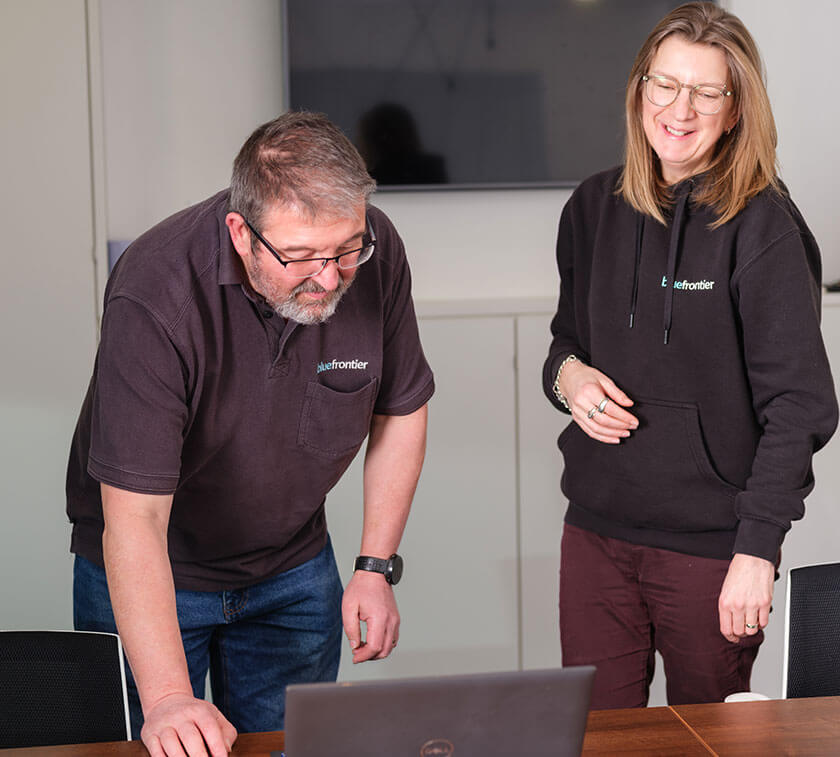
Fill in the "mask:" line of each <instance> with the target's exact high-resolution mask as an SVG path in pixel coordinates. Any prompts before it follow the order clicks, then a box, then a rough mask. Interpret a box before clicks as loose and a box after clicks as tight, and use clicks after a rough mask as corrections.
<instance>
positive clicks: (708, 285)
mask: <svg viewBox="0 0 840 757" xmlns="http://www.w3.org/2000/svg"><path fill="white" fill-rule="evenodd" d="M662 286H663V287H667V286H668V277H667V276H663V277H662ZM714 286H715V282H714V281H706V279H703V280H702V281H675V282H674V289H687V290H689V291H691V292H696V291H697V290H698V289H699V290H701V291H702V290H704V289H714Z"/></svg>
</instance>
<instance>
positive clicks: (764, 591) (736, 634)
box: [718, 554, 775, 643]
mask: <svg viewBox="0 0 840 757" xmlns="http://www.w3.org/2000/svg"><path fill="white" fill-rule="evenodd" d="M774 576H775V568H774V566H773V563H771V562H770V561H769V560H764V559H763V558H761V557H753V556H752V555H744V554H736V555H734V556H733V558H732V562H731V563H729V571H728V572H727V574H726V578H725V579H724V581H723V588H722V589H721V590H720V597H719V599H718V613H719V615H720V632H721V633H722V634H723V636H724V637H725V638H726V639H727V640H728V641H731V642H733V643H737V641H738V640H739V639H741V638H743V637H745V636H754V635H755V634H757V633H758V632H759V631H760V630H761V629H762V628H764V627H765V626H766V625H767V623H768V622H769V621H770V604H771V603H772V601H773V579H774Z"/></svg>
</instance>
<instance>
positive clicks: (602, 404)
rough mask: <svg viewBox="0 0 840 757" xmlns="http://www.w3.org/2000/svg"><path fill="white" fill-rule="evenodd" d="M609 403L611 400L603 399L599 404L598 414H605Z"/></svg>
mask: <svg viewBox="0 0 840 757" xmlns="http://www.w3.org/2000/svg"><path fill="white" fill-rule="evenodd" d="M608 402H609V400H608V399H607V398H606V397H604V399H602V400H601V401H600V402H599V403H598V412H599V413H603V412H604V410H606V409H607V403H608Z"/></svg>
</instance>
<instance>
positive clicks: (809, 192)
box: [723, 0, 840, 281]
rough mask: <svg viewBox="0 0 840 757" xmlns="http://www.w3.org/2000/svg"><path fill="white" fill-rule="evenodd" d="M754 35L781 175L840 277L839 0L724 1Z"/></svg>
mask: <svg viewBox="0 0 840 757" xmlns="http://www.w3.org/2000/svg"><path fill="white" fill-rule="evenodd" d="M723 5H725V6H726V7H727V8H728V9H729V10H731V11H732V12H733V13H735V14H736V15H738V16H739V17H740V19H741V20H742V21H743V22H744V24H745V25H746V26H747V28H748V29H749V30H750V33H751V34H752V35H753V37H754V38H755V40H756V43H757V44H758V47H759V49H760V50H761V53H762V56H763V58H764V63H765V66H766V68H767V88H768V91H769V93H770V100H771V102H772V104H773V113H774V115H775V118H776V127H777V129H778V132H779V149H778V155H779V162H780V164H781V175H782V178H783V179H784V181H785V182H786V183H787V185H788V188H789V189H790V191H791V194H792V196H793V198H794V200H795V201H796V203H797V204H798V205H799V208H800V210H801V211H802V213H803V215H804V216H805V219H806V220H807V221H808V223H809V225H810V226H811V229H812V231H813V232H814V234H815V235H816V237H817V241H818V242H819V243H820V247H821V248H822V253H823V273H824V276H823V280H824V281H834V280H836V279H838V278H840V225H838V224H837V223H836V218H837V210H836V205H835V201H836V200H835V196H836V192H835V173H836V167H837V163H838V157H840V150H838V142H837V137H836V129H835V126H836V124H837V122H838V120H840V100H838V98H837V97H836V96H835V88H836V82H835V76H836V72H837V61H838V57H837V25H838V23H840V5H838V4H837V3H836V2H833V0H802V2H798V3H792V2H786V1H785V0H725V1H724V3H723Z"/></svg>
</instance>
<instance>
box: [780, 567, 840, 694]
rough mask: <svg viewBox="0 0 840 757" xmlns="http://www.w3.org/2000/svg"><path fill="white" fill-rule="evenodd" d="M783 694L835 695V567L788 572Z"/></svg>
mask: <svg viewBox="0 0 840 757" xmlns="http://www.w3.org/2000/svg"><path fill="white" fill-rule="evenodd" d="M782 695H783V696H784V697H786V698H789V699H794V698H799V697H826V696H837V695H840V563H828V564H825V565H808V566H805V567H802V568H792V569H791V570H790V571H789V572H788V590H787V602H786V606H785V650H784V663H783V665H782Z"/></svg>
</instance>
